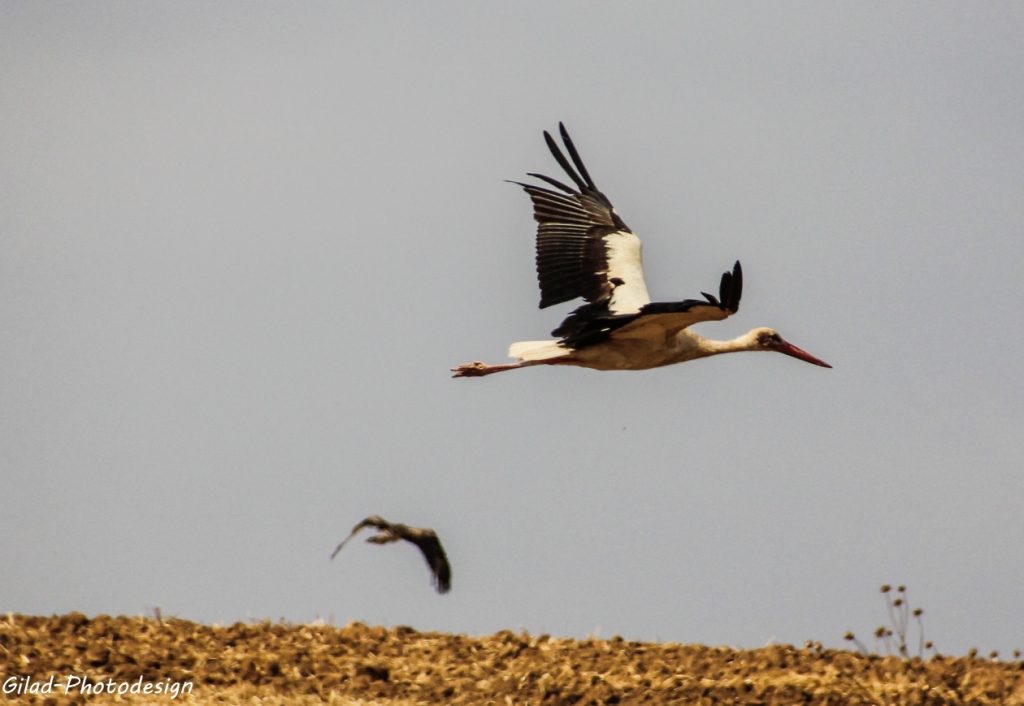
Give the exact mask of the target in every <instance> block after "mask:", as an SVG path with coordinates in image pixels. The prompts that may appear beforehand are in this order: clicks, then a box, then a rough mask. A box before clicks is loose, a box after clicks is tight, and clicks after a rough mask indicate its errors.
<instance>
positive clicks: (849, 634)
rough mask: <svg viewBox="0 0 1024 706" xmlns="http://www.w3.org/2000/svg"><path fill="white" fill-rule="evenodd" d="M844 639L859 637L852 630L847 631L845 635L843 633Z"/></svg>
mask: <svg viewBox="0 0 1024 706" xmlns="http://www.w3.org/2000/svg"><path fill="white" fill-rule="evenodd" d="M843 639H844V640H856V639H857V637H856V636H855V635H854V634H853V633H852V632H849V631H847V633H846V634H845V635H843Z"/></svg>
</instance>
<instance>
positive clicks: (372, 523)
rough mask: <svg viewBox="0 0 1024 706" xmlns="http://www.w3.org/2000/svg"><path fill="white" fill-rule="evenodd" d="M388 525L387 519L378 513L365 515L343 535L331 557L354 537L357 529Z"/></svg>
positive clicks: (380, 527) (381, 527)
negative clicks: (346, 534)
mask: <svg viewBox="0 0 1024 706" xmlns="http://www.w3.org/2000/svg"><path fill="white" fill-rule="evenodd" d="M390 526H391V525H390V523H389V522H388V521H387V520H385V519H384V518H383V517H380V516H378V515H371V516H370V517H367V518H366V519H365V520H363V521H362V522H360V523H359V524H358V525H356V526H355V527H353V528H352V532H351V533H350V534H349V535H348V536H347V537H345V539H344V540H342V542H341V544H339V545H338V547H337V549H335V550H334V553H333V554H331V559H334V557H336V556H337V555H338V552H340V551H341V550H342V548H343V547H344V546H345V545H346V544H348V541H349V540H350V539H352V538H353V537H355V536H356V535H357V534H359V531H360V530H361V529H363V528H364V527H376V528H377V529H384V528H386V527H390Z"/></svg>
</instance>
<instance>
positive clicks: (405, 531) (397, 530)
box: [331, 515, 452, 593]
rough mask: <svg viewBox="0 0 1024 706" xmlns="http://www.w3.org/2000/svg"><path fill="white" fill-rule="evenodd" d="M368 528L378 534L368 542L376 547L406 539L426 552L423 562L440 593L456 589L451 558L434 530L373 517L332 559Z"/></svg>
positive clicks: (354, 528) (339, 546)
mask: <svg viewBox="0 0 1024 706" xmlns="http://www.w3.org/2000/svg"><path fill="white" fill-rule="evenodd" d="M364 527H376V528H377V534H375V535H374V536H372V537H370V538H369V539H367V540H366V541H367V542H370V543H372V544H391V543H392V542H397V541H399V540H401V539H404V540H407V541H409V542H412V543H413V544H415V545H416V546H417V547H419V548H420V551H421V552H423V558H424V559H426V560H427V566H429V567H430V573H431V574H432V576H433V583H434V586H435V587H436V588H437V592H438V593H448V590H449V589H450V588H451V587H452V567H451V565H450V564H449V563H448V556H447V555H446V554H445V553H444V547H442V546H441V540H439V539H438V538H437V533H435V532H434V530H432V529H425V528H422V527H409V526H408V525H402V524H391V523H390V522H388V521H387V520H385V519H384V518H383V517H379V516H377V515H373V516H372V517H367V518H366V519H365V520H363V521H362V522H360V523H359V524H358V525H356V526H355V527H353V528H352V533H351V534H349V536H348V537H346V538H345V541H343V542H342V543H341V544H339V545H338V548H337V549H335V550H334V553H333V554H331V559H333V558H334V557H336V556H337V555H338V552H340V551H341V549H342V547H344V546H345V545H346V544H347V543H348V540H350V539H352V538H353V537H355V536H356V534H358V533H359V530H361V529H363V528H364Z"/></svg>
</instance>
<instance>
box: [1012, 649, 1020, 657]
mask: <svg viewBox="0 0 1024 706" xmlns="http://www.w3.org/2000/svg"><path fill="white" fill-rule="evenodd" d="M1013 658H1014V659H1020V650H1014V651H1013Z"/></svg>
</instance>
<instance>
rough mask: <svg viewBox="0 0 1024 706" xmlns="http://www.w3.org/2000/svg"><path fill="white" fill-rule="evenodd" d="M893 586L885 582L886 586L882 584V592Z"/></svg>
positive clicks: (886, 591)
mask: <svg viewBox="0 0 1024 706" xmlns="http://www.w3.org/2000/svg"><path fill="white" fill-rule="evenodd" d="M891 588H892V586H890V585H889V584H885V585H884V586H882V593H888V592H889V589H891Z"/></svg>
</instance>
